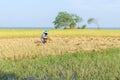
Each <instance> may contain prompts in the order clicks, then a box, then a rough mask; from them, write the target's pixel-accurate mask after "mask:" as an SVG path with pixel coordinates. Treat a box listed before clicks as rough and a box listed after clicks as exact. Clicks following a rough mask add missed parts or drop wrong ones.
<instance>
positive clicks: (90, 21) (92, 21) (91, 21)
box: [88, 18, 100, 29]
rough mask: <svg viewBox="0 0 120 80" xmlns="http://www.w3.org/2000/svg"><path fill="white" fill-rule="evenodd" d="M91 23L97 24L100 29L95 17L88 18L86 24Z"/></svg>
mask: <svg viewBox="0 0 120 80" xmlns="http://www.w3.org/2000/svg"><path fill="white" fill-rule="evenodd" d="M91 23H94V24H95V25H96V26H97V29H100V28H99V24H98V21H97V19H95V18H90V19H88V24H91Z"/></svg>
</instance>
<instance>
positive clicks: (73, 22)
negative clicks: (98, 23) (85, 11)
mask: <svg viewBox="0 0 120 80" xmlns="http://www.w3.org/2000/svg"><path fill="white" fill-rule="evenodd" d="M71 17H72V20H71V23H70V28H75V26H76V25H77V23H78V22H81V21H82V18H81V17H79V16H78V15H76V14H71Z"/></svg>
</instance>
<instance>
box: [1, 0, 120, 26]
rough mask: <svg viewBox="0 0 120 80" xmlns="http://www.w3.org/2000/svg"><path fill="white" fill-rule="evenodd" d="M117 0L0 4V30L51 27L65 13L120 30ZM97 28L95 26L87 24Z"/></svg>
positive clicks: (34, 0) (8, 1) (4, 0)
mask: <svg viewBox="0 0 120 80" xmlns="http://www.w3.org/2000/svg"><path fill="white" fill-rule="evenodd" d="M119 9H120V0H0V27H54V24H53V21H54V20H55V17H56V16H57V14H58V13H59V12H61V11H66V12H68V13H70V14H77V15H78V16H80V17H82V18H83V22H81V23H79V24H78V26H82V25H83V24H87V20H88V19H89V18H95V19H97V20H98V23H99V25H100V27H104V28H109V27H112V28H120V22H119V19H120V10H119ZM87 26H88V27H96V25H95V24H89V25H88V24H87Z"/></svg>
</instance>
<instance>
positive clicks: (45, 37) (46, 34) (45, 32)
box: [41, 30, 48, 44]
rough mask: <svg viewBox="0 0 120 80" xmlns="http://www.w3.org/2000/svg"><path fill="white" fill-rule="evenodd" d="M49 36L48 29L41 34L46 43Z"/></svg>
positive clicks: (43, 41)
mask: <svg viewBox="0 0 120 80" xmlns="http://www.w3.org/2000/svg"><path fill="white" fill-rule="evenodd" d="M47 37H48V30H45V31H44V32H43V34H42V35H41V41H42V43H44V44H45V43H46V42H47Z"/></svg>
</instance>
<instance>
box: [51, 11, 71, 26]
mask: <svg viewBox="0 0 120 80" xmlns="http://www.w3.org/2000/svg"><path fill="white" fill-rule="evenodd" d="M71 20H72V19H71V15H70V14H69V13H67V12H59V13H58V15H57V17H56V18H55V21H54V22H53V23H54V25H55V28H61V27H64V28H66V27H67V26H69V25H70V22H71Z"/></svg>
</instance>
